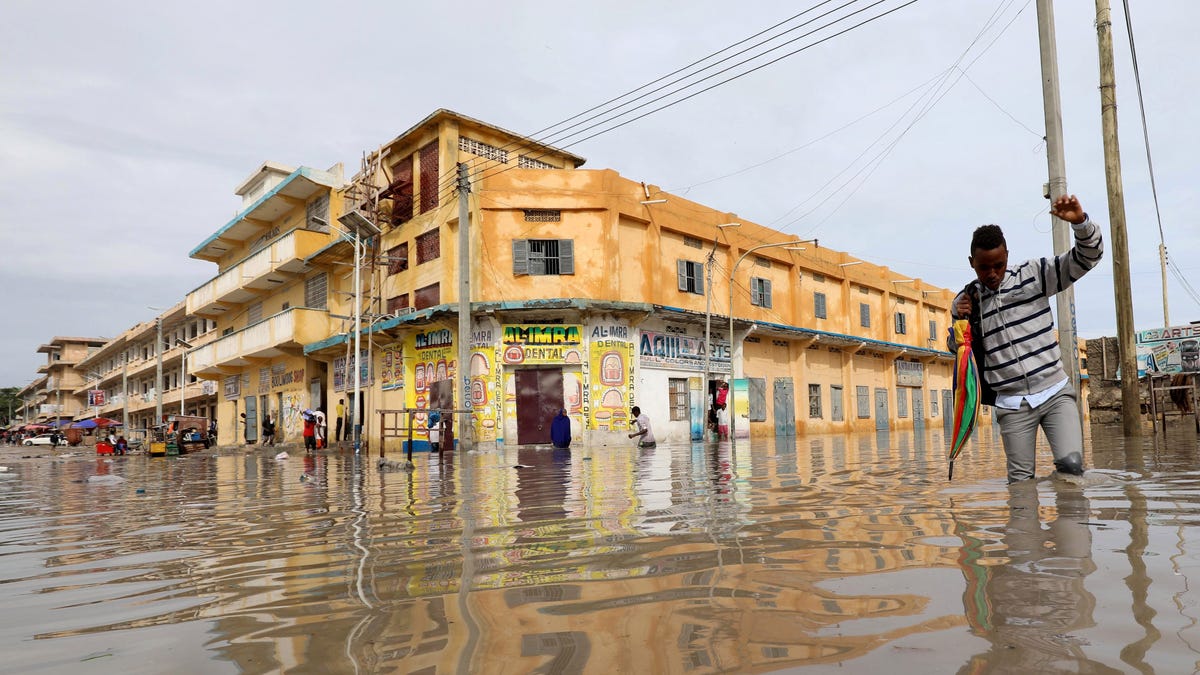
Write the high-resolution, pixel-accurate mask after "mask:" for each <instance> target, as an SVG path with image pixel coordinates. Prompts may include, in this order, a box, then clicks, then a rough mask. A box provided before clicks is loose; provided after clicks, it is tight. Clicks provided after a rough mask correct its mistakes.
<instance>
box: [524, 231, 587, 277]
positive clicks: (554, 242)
mask: <svg viewBox="0 0 1200 675" xmlns="http://www.w3.org/2000/svg"><path fill="white" fill-rule="evenodd" d="M512 252H513V274H515V275H521V274H529V275H545V274H575V240H573V239H513V243H512Z"/></svg>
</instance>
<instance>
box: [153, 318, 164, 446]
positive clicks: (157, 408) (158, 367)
mask: <svg viewBox="0 0 1200 675" xmlns="http://www.w3.org/2000/svg"><path fill="white" fill-rule="evenodd" d="M154 326H155V332H156V333H157V334H158V338H157V342H155V344H154V353H155V354H156V355H157V362H156V364H155V366H154V425H155V426H158V425H159V424H162V388H163V380H162V357H163V354H162V352H163V348H162V315H161V314H159V315H158V316H156V317H154Z"/></svg>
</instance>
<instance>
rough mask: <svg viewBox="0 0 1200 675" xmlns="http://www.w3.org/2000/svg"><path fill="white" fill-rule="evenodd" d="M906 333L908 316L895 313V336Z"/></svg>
mask: <svg viewBox="0 0 1200 675" xmlns="http://www.w3.org/2000/svg"><path fill="white" fill-rule="evenodd" d="M907 332H908V315H906V314H905V313H904V312H896V335H904V334H905V333H907Z"/></svg>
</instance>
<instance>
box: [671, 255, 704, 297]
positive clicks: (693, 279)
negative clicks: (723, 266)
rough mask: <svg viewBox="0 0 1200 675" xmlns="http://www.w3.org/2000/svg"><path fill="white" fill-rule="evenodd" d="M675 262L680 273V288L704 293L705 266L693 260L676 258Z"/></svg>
mask: <svg viewBox="0 0 1200 675" xmlns="http://www.w3.org/2000/svg"><path fill="white" fill-rule="evenodd" d="M675 263H676V271H677V272H678V274H679V290H681V291H683V292H684V293H695V294H697V295H704V277H703V276H702V275H703V274H704V266H703V265H701V264H700V263H698V262H692V261H691V260H676V261H675Z"/></svg>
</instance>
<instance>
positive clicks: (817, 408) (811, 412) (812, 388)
mask: <svg viewBox="0 0 1200 675" xmlns="http://www.w3.org/2000/svg"><path fill="white" fill-rule="evenodd" d="M808 416H809V417H811V418H813V419H820V418H821V417H823V416H824V415H822V414H821V385H819V384H810V385H808Z"/></svg>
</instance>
